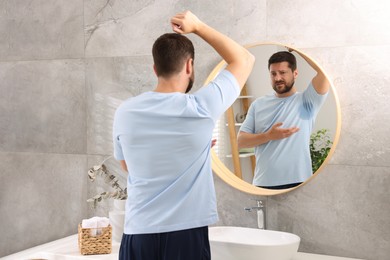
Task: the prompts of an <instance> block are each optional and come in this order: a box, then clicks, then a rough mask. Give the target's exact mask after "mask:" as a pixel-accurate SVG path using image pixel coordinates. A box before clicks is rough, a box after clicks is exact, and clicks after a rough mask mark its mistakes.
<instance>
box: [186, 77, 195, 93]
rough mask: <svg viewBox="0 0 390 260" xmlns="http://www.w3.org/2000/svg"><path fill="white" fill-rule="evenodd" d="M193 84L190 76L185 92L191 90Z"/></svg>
mask: <svg viewBox="0 0 390 260" xmlns="http://www.w3.org/2000/svg"><path fill="white" fill-rule="evenodd" d="M193 85H194V80H193V79H192V78H190V81H189V82H188V86H187V89H186V94H187V93H188V92H190V91H191V89H192V86H193Z"/></svg>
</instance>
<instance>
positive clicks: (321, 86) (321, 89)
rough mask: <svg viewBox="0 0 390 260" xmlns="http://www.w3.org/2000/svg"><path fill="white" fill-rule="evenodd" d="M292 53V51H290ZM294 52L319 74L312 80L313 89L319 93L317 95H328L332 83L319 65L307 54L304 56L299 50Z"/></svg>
mask: <svg viewBox="0 0 390 260" xmlns="http://www.w3.org/2000/svg"><path fill="white" fill-rule="evenodd" d="M290 51H291V49H290ZM294 51H295V52H296V53H298V54H299V55H300V56H301V57H302V58H303V59H304V60H305V61H306V62H307V63H308V64H309V65H310V66H311V67H312V68H313V69H314V70H315V71H316V72H317V75H315V76H314V78H313V79H312V84H313V87H314V89H315V90H316V91H317V93H318V94H320V95H324V94H326V93H328V91H329V87H330V83H329V81H328V79H327V78H326V75H325V74H324V72H323V71H322V70H321V68H320V67H318V65H317V64H315V63H314V62H313V61H312V60H311V59H310V58H309V57H307V56H306V55H305V54H303V53H301V52H299V51H297V50H294Z"/></svg>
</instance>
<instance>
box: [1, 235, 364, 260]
mask: <svg viewBox="0 0 390 260" xmlns="http://www.w3.org/2000/svg"><path fill="white" fill-rule="evenodd" d="M77 239H78V238H77V234H76V235H72V236H69V237H65V238H62V239H58V240H55V241H53V242H49V243H46V244H43V245H40V246H36V247H33V248H30V249H27V250H24V251H21V252H19V253H16V254H12V255H8V256H5V257H3V258H1V259H2V260H22V259H47V260H68V259H69V260H77V259H97V260H100V259H102V260H117V259H118V252H119V246H120V245H119V243H117V242H114V241H113V242H112V253H111V254H106V255H81V254H80V252H79V248H78V244H77ZM351 259H355V260H358V259H356V258H345V257H336V256H326V255H318V254H308V253H302V252H298V253H297V254H296V256H295V257H294V258H293V259H291V260H351ZM360 260H362V259H360Z"/></svg>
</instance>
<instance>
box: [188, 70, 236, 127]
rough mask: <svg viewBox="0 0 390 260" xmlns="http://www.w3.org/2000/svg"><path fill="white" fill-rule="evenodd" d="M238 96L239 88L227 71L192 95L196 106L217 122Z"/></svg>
mask: <svg viewBox="0 0 390 260" xmlns="http://www.w3.org/2000/svg"><path fill="white" fill-rule="evenodd" d="M239 95H240V86H239V85H238V82H237V80H236V78H235V77H234V76H233V74H231V73H230V72H229V71H228V70H223V71H221V73H219V74H218V75H217V77H216V78H215V79H214V80H213V81H211V82H210V83H209V84H207V85H206V86H205V87H203V88H201V89H200V90H198V91H197V92H195V93H194V94H193V96H194V97H195V99H196V102H197V104H198V106H200V107H201V108H202V110H204V111H206V112H207V113H208V114H209V115H210V116H211V117H212V118H213V119H214V120H217V119H218V118H219V117H220V116H221V115H222V114H223V113H224V112H225V111H226V110H227V109H228V108H229V107H230V106H231V105H232V104H233V102H234V101H235V100H236V99H237V97H238V96H239Z"/></svg>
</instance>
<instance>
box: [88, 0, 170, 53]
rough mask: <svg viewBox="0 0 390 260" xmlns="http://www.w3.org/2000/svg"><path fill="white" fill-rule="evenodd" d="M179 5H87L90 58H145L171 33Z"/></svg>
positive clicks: (160, 3)
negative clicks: (155, 43) (159, 39)
mask: <svg viewBox="0 0 390 260" xmlns="http://www.w3.org/2000/svg"><path fill="white" fill-rule="evenodd" d="M174 3H175V1H164V3H162V2H158V1H157V2H156V1H146V2H140V1H123V0H120V1H94V0H86V1H84V9H85V17H84V22H85V52H86V56H87V57H107V56H129V55H145V54H149V53H150V52H151V44H150V42H153V41H154V39H156V38H157V37H158V36H160V34H162V33H163V32H168V31H171V30H170V26H169V18H170V16H169V15H162V14H171V13H173V9H172V8H173V7H172V5H174Z"/></svg>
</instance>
